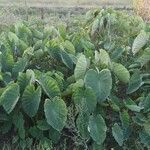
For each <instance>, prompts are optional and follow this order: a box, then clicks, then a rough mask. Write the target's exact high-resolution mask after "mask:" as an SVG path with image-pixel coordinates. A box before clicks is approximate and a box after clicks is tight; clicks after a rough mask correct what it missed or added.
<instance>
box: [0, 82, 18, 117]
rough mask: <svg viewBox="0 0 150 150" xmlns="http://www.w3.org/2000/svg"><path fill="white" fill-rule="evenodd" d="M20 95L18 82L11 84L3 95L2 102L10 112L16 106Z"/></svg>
mask: <svg viewBox="0 0 150 150" xmlns="http://www.w3.org/2000/svg"><path fill="white" fill-rule="evenodd" d="M19 96H20V94H19V85H18V84H17V83H12V84H10V85H9V86H8V87H7V88H6V90H5V91H4V92H3V94H2V95H1V97H0V104H1V105H3V107H4V109H5V110H6V112H7V113H8V114H9V113H11V112H12V110H13V109H14V108H15V106H16V104H17V102H18V100H19Z"/></svg>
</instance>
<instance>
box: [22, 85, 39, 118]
mask: <svg viewBox="0 0 150 150" xmlns="http://www.w3.org/2000/svg"><path fill="white" fill-rule="evenodd" d="M40 100H41V87H40V86H39V87H38V88H37V89H36V90H35V87H34V85H28V86H27V87H26V89H25V91H24V93H23V96H22V107H23V109H24V111H25V112H26V113H27V114H28V115H29V116H30V117H34V116H35V115H36V113H37V111H38V108H39V104H40Z"/></svg>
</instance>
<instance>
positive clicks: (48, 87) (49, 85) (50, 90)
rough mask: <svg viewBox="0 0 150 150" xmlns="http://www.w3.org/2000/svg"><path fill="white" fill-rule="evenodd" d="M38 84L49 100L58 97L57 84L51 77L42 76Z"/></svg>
mask: <svg viewBox="0 0 150 150" xmlns="http://www.w3.org/2000/svg"><path fill="white" fill-rule="evenodd" d="M40 84H41V86H42V88H43V90H44V92H45V93H46V94H47V96H48V97H49V98H53V97H55V96H59V95H60V89H59V87H58V84H57V82H56V80H54V79H53V78H52V77H50V76H48V75H42V77H41V79H40Z"/></svg>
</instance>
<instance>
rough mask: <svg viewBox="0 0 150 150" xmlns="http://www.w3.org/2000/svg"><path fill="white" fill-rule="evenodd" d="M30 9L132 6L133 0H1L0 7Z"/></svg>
mask: <svg viewBox="0 0 150 150" xmlns="http://www.w3.org/2000/svg"><path fill="white" fill-rule="evenodd" d="M26 4H27V5H28V6H29V7H77V6H80V7H96V6H106V5H107V6H108V5H111V6H126V7H131V6H132V0H70V1H68V0H32V1H31V0H7V1H6V0H0V6H13V5H15V6H24V5H26Z"/></svg>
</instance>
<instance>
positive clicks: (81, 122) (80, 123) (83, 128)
mask: <svg viewBox="0 0 150 150" xmlns="http://www.w3.org/2000/svg"><path fill="white" fill-rule="evenodd" d="M88 123H89V115H88V113H80V114H79V115H78V118H77V120H76V125H77V128H78V131H79V132H80V134H81V136H82V137H83V138H84V139H88V138H89V132H88Z"/></svg>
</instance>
